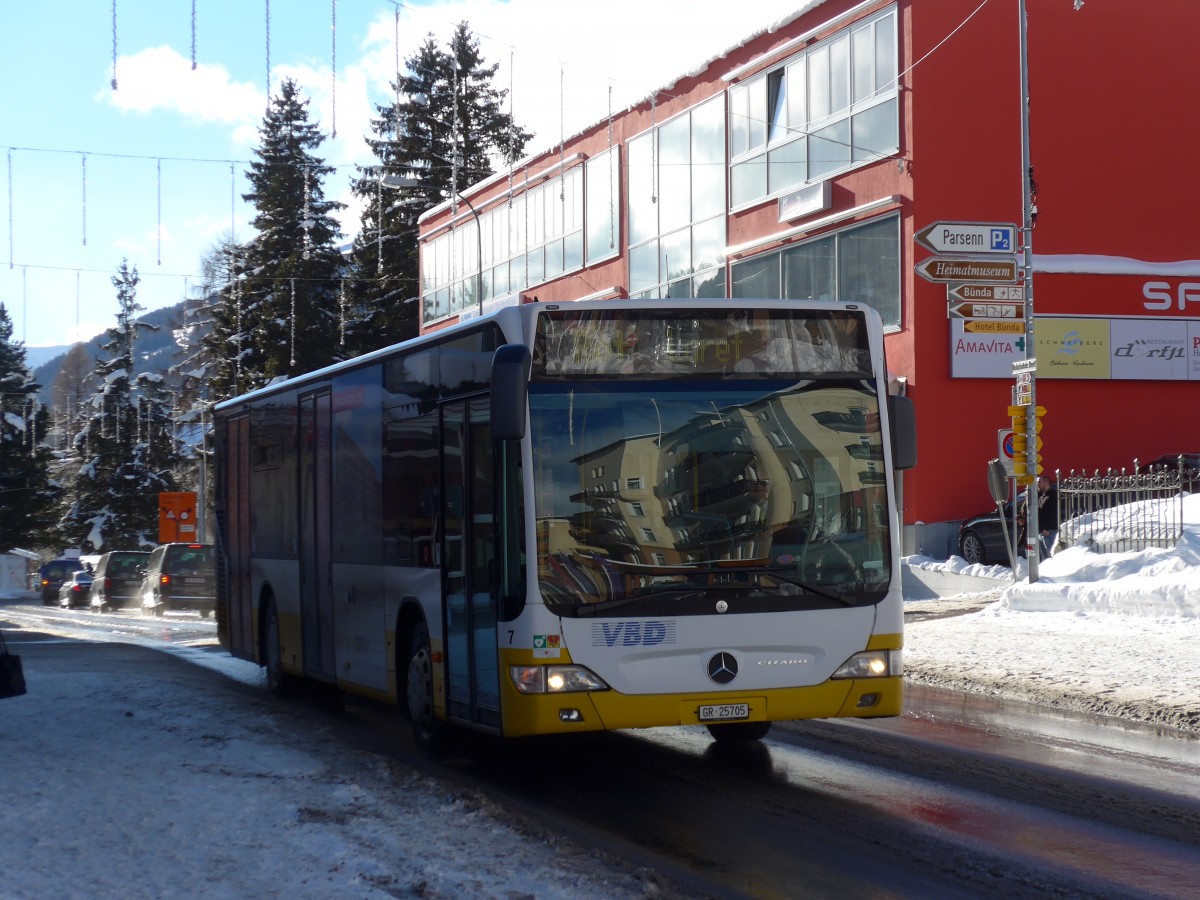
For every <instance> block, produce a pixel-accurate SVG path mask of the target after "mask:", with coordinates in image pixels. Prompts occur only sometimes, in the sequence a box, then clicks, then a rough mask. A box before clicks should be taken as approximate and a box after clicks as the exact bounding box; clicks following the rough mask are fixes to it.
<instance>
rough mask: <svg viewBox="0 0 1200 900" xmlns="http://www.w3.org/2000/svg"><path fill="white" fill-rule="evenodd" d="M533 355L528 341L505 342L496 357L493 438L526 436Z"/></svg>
mask: <svg viewBox="0 0 1200 900" xmlns="http://www.w3.org/2000/svg"><path fill="white" fill-rule="evenodd" d="M532 365H533V356H532V354H530V352H529V348H528V347H526V346H525V345H524V344H504V345H503V346H502V347H498V348H496V353H495V355H494V356H493V357H492V440H494V441H516V440H520V439H521V438H523V437H525V419H526V418H527V416H528V412H529V371H530V368H531V367H532Z"/></svg>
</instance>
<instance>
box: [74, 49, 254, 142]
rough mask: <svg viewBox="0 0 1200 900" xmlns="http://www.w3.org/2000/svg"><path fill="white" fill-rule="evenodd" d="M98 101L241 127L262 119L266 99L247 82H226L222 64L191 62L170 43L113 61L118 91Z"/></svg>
mask: <svg viewBox="0 0 1200 900" xmlns="http://www.w3.org/2000/svg"><path fill="white" fill-rule="evenodd" d="M97 99H98V100H101V101H102V102H106V103H109V104H111V105H112V106H113V107H115V108H116V109H118V110H120V111H122V112H136V113H142V114H148V113H152V112H155V111H157V110H162V109H166V110H172V111H174V112H177V113H179V114H180V115H182V116H184V117H186V118H188V119H190V120H192V121H194V122H200V123H207V122H222V123H227V124H233V125H241V124H243V123H246V122H257V121H258V120H260V119H261V118H262V112H263V109H265V108H266V100H265V98H264V97H263V93H262V91H261V90H260V89H259V88H257V87H255V86H254V85H251V84H249V83H245V82H243V83H238V82H235V81H232V80H230V77H229V72H228V70H226V69H225V67H224V66H219V65H211V64H207V63H201V64H199V65H197V67H196V69H195V70H194V71H193V70H192V63H191V60H189V59H187V58H185V57H183V56H181V55H180V54H179V53H177V52H176V51H175V50H172V49H171V48H170V47H166V46H163V47H149V48H147V49H145V50H141V51H139V52H138V53H135V54H133V55H132V56H122V57H120V58H119V59H118V60H117V90H115V91H113V90H104V91H101V92H100V93H99V94H98V95H97Z"/></svg>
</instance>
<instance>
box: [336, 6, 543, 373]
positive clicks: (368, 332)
mask: <svg viewBox="0 0 1200 900" xmlns="http://www.w3.org/2000/svg"><path fill="white" fill-rule="evenodd" d="M497 68H498V65H497V64H494V65H492V66H485V65H484V64H483V60H482V57H481V55H480V52H479V42H478V41H477V40H476V39H475V37H474V36H473V35H472V33H471V31H470V28H469V27H468V25H467V23H465V22H462V23H460V24H459V25H458V26H456V28H455V30H454V34H453V36H452V38H451V41H450V45H449V48H448V50H442V49H440V48H439V47H438V45H437V42H436V40H435V39H434V37H433V36H432V35H429V36H427V38H426V40H425V43H424V44H422V45H421V47H420V48H419V49H418V50H417V52H416V53H415V54H414V55H412V56H410V57H408V58H407V59H406V60H405V73H404V74H402V75H400V76H399V77H398V81H397V83H396V84H394V85H393V88H394V90H395V91H396V102H395V103H393V104H390V105H387V106H379V107H377V111H378V113H379V115H378V117H377V118H375V119H373V120H372V122H371V130H372V136H370V137H368V138H367V144H368V145H369V146H370V148H371V151H372V152H373V153H374V155H375V157H376V158H377V159H378V160H379V164H378V165H373V166H368V167H366V168H365V169H364V170H363V172H362V175H361V176H360V177H359V178H358V179H356V180H355V181H354V183H353V189H354V192H355V194H356V195H357V196H359V197H360V198H362V200H363V202H364V209H363V215H362V219H361V228H360V231H359V234H358V236H357V238H356V239H355V241H354V248H353V251H352V261H353V267H354V278H353V279H352V280H351V281H350V282H349V284H350V286H351V288H350V300H351V309H352V311H353V312H352V315H351V317H350V319H349V322H350V324H349V325H348V326H347V343H348V345H349V346H350V348H351V350H352V352H355V353H362V352H365V351H368V350H372V349H375V348H377V347H380V346H385V345H386V344H389V343H394V342H395V341H399V340H403V339H405V338H408V337H412V336H414V335H415V334H416V333H417V330H418V328H419V325H420V321H419V320H420V317H419V312H420V299H419V295H420V285H419V282H418V272H419V254H418V246H417V236H418V227H417V220H418V218H419V217H420V216H421V214H422V213H424V212H425V211H427V210H429V209H431V208H433V207H434V206H437V205H438V204H440V203H443V202H444V201H446V200H452V201H453V202H455V203H457V202H458V200H459V197H460V194H459V192H460V191H462V190H465V189H466V188H467V187H469V186H470V185H472V184H475V183H476V182H479V181H482V180H484V179H486V178H487V177H489V176H490V175H492V174H493V172H494V168H493V163H494V162H495V161H499V162H501V163H508V162H511V161H515V160H516V159H518V158H519V157H520V155H521V154H522V153H523V152H524V148H525V145H526V143H527V142H528V141H529V140H530V138H531V137H532V135H531V134H530V133H528V132H526V131H525V130H524V129H521V128H519V127H517V125H516V123H515V122H514V120H513V118H512V117H511V116H510V115H508V114H507V113H504V112H503V111H502V109H501V107H502V104H503V101H504V98H505V96H507V93H508V92H507V91H505V90H497V89H495V88H494V87H492V79H493V78H494V77H495V74H496V70H497ZM389 181H391V182H400V183H402V184H403V186H400V187H398V188H394V187H388V186H385V185H386V184H387V182H389ZM381 182H383V183H382V184H381Z"/></svg>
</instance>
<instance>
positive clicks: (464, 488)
mask: <svg viewBox="0 0 1200 900" xmlns="http://www.w3.org/2000/svg"><path fill="white" fill-rule="evenodd" d="M488 416H489V404H488V401H487V400H486V399H477V400H470V401H459V402H454V403H448V404H446V405H445V406H443V408H442V461H443V467H444V468H443V472H442V479H443V484H444V485H445V490H444V491H443V492H442V498H443V500H442V522H443V523H444V525H443V537H442V539H443V542H444V544H443V552H442V561H443V565H442V572H443V579H444V583H443V591H444V593H443V596H444V597H445V598H446V638H447V639H446V658H447V670H448V676H449V678H448V683H449V686H448V698H447V699H448V704H449V712H450V714H451V716H453V717H455V718H458V719H465V720H467V721H470V722H474V723H477V724H481V725H488V726H492V727H499V725H500V673H499V671H498V669H497V656H496V596H495V593H494V587H493V580H494V579H493V575H494V570H495V563H494V560H495V546H496V542H495V530H494V529H495V472H494V465H493V461H494V457H495V453H494V449H493V444H492V436H491V428H490V426H489V418H488Z"/></svg>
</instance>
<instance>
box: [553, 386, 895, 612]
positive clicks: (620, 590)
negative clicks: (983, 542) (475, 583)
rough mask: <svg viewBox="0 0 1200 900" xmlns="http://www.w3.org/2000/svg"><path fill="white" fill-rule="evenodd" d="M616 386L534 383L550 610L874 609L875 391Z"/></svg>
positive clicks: (881, 483)
mask: <svg viewBox="0 0 1200 900" xmlns="http://www.w3.org/2000/svg"><path fill="white" fill-rule="evenodd" d="M622 387H623V386H622V385H621V384H620V383H618V382H611V381H609V382H605V383H598V382H576V383H575V384H573V385H572V384H562V383H553V384H546V383H540V384H537V385H535V386H534V388H533V392H532V395H531V397H530V411H531V423H532V437H533V454H534V456H533V460H534V467H535V473H536V474H535V478H534V483H535V492H536V515H537V528H538V566H539V581H540V585H541V589H542V593H543V596H544V598H545V600H546V602H547V603H549V604H551V605H552V606H554V607H558V608H562V607H569V608H575V607H578V606H580V605H581V604H608V603H611V602H612V601H622V600H629V601H631V603H633V602H636V601H637V600H638V598H642V597H646V598H651V597H654V598H659V597H670V596H674V597H681V596H686V595H687V593H688V591H689V590H690V591H692V593H695V588H697V587H702V588H705V589H706V590H705V593H706V594H708V595H709V596H716V595H717V593H718V592H721V591H725V590H729V591H732V590H736V591H738V592H739V594H740V595H744V596H752V597H755V598H760V599H761V598H768V597H769V598H770V600H771V602H773V603H778V602H779V600H780V598H786V597H800V596H805V597H808V598H809V599H810V600H811V598H812V596H814V595H815V596H819V597H824V598H825V599H826V603H825V605H828V602H829V601H832V600H833V598H835V597H836V598H839V599H840V601H841V602H869V601H871V600H873V599H877V596H878V592H879V591H881V590H883V589H884V588H885V587H886V579H887V577H888V569H889V560H888V556H887V555H888V543H889V535H888V523H887V513H886V509H887V505H886V496H885V475H884V470H883V453H882V445H881V435H880V428H879V410H878V404H877V402H876V400H875V397H874V394H873V392H872V391H871V389H870V388H871V385H870V383H869V382H862V381H856V380H840V381H834V382H827V381H821V382H817V381H807V382H799V383H796V382H794V381H790V382H784V381H774V382H763V381H756V382H754V383H753V384H751V383H749V382H742V381H736V380H723V381H719V382H706V381H689V382H685V383H680V382H656V383H654V384H653V385H647V384H646V383H644V382H643V383H639V384H634V385H632V388H633V389H629V390H623V389H622ZM649 387H653V390H652V391H651V390H647V388H649ZM647 602H650V601H647ZM620 605H621V606H624V605H625V604H623V603H622V604H620ZM638 609H640V607H635V611H636V610H638ZM563 611H565V610H563Z"/></svg>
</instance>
